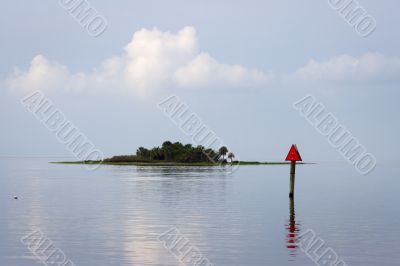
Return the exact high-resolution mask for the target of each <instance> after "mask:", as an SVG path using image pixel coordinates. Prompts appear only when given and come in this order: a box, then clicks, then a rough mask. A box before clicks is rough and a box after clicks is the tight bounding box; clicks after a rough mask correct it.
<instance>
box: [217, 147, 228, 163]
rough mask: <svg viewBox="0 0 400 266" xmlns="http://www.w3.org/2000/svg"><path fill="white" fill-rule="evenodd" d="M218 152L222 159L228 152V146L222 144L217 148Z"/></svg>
mask: <svg viewBox="0 0 400 266" xmlns="http://www.w3.org/2000/svg"><path fill="white" fill-rule="evenodd" d="M218 153H219V155H222V160H224V159H225V155H226V154H227V153H228V148H227V147H225V146H222V147H221V148H219V151H218Z"/></svg>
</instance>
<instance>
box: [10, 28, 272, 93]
mask: <svg viewBox="0 0 400 266" xmlns="http://www.w3.org/2000/svg"><path fill="white" fill-rule="evenodd" d="M271 79H272V75H269V74H266V73H264V72H262V71H260V70H254V69H248V68H246V67H244V66H240V65H227V64H221V63H219V62H218V61H217V60H216V59H214V58H213V57H211V56H210V55H208V54H207V53H204V52H200V51H199V47H198V40H197V36H196V31H195V29H194V28H193V27H185V28H183V29H182V30H180V31H179V32H178V33H177V34H173V33H170V32H161V31H159V30H158V29H156V28H154V29H152V30H147V29H142V30H139V31H137V32H135V33H134V35H133V38H132V40H131V42H130V43H128V45H126V46H125V48H124V52H123V54H122V55H120V56H113V57H111V58H109V59H107V60H105V61H104V62H103V63H102V64H101V65H100V66H99V67H96V68H94V70H92V71H90V72H88V73H83V72H80V73H73V74H72V73H70V71H69V70H68V67H66V66H64V65H61V64H59V63H56V62H50V61H49V60H48V59H46V58H45V57H44V56H42V55H38V56H35V57H34V58H33V59H32V61H31V65H30V67H29V69H28V70H26V71H21V70H19V69H16V70H15V71H14V73H13V74H12V75H11V76H10V77H9V79H8V80H7V81H6V82H7V85H8V87H9V89H11V90H13V91H27V90H37V89H41V90H59V89H61V90H67V91H68V90H69V91H70V90H73V91H81V90H83V91H87V90H96V91H98V90H123V91H128V92H131V93H133V94H135V95H142V96H143V95H146V94H148V93H151V92H153V91H154V90H157V89H159V88H164V87H181V88H208V87H210V88H215V87H260V86H265V85H266V84H268V82H269V81H270V80H271Z"/></svg>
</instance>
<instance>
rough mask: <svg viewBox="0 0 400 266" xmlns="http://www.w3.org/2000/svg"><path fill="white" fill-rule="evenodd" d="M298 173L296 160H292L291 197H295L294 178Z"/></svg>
mask: <svg viewBox="0 0 400 266" xmlns="http://www.w3.org/2000/svg"><path fill="white" fill-rule="evenodd" d="M295 175H296V161H291V162H290V192H289V197H290V198H292V199H293V196H294V179H295Z"/></svg>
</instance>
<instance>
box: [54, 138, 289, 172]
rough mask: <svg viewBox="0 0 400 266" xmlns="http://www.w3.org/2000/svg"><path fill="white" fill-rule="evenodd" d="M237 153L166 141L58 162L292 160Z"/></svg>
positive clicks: (189, 163)
mask: <svg viewBox="0 0 400 266" xmlns="http://www.w3.org/2000/svg"><path fill="white" fill-rule="evenodd" d="M235 157H236V156H235V154H234V153H233V152H230V151H229V150H228V148H227V147H225V146H222V147H220V148H219V149H218V150H213V149H211V148H205V147H204V146H201V145H198V146H193V145H192V144H185V145H184V144H182V143H180V142H171V141H164V142H163V143H162V145H161V146H157V147H153V148H151V149H147V148H144V147H139V148H138V149H137V150H136V153H135V154H132V155H117V156H113V157H111V158H107V159H104V160H102V161H75V162H56V163H63V164H109V165H151V166H153V165H159V166H167V165H173V166H179V165H183V166H217V165H281V164H290V162H257V161H239V160H234V159H235Z"/></svg>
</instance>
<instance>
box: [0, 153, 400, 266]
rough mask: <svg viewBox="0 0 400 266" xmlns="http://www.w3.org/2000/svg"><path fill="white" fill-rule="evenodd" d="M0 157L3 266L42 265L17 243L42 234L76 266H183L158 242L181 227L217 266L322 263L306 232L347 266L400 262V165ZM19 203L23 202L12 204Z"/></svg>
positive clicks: (185, 234) (0, 244)
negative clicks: (235, 166)
mask: <svg viewBox="0 0 400 266" xmlns="http://www.w3.org/2000/svg"><path fill="white" fill-rule="evenodd" d="M51 160H52V159H49V158H35V159H33V158H0V197H1V200H0V262H1V263H0V265H7V266H12V265H39V263H40V262H38V260H37V259H36V258H35V257H34V256H32V254H31V253H30V252H29V250H28V249H27V248H26V247H25V246H24V245H23V244H22V243H21V242H20V239H21V237H23V236H24V235H26V234H28V233H30V232H32V230H34V229H40V230H41V231H42V232H43V233H44V234H45V235H46V237H48V238H49V239H51V240H52V241H53V243H54V246H56V247H58V248H60V249H61V250H63V251H64V252H65V254H66V255H67V257H68V258H69V259H70V260H71V261H73V262H74V263H75V265H77V266H79V265H179V260H178V259H177V258H176V257H174V256H173V255H172V254H171V253H169V252H168V250H166V249H165V248H164V246H163V243H161V242H159V241H158V239H157V237H158V236H159V235H160V234H161V233H163V232H165V231H167V230H168V229H170V228H172V227H176V228H178V229H179V231H180V232H181V233H182V234H183V235H184V236H185V237H186V238H187V239H188V240H189V241H190V245H193V246H195V247H197V248H198V249H199V250H200V251H201V252H202V253H203V255H204V256H206V257H207V258H208V259H209V261H210V262H212V263H213V265H215V266H219V265H226V266H231V265H245V266H247V265H276V266H278V265H279V266H281V265H296V266H297V265H300V266H302V265H315V264H314V262H313V261H311V260H310V259H309V258H308V257H307V256H306V254H304V253H303V252H302V251H301V250H300V249H299V248H298V247H296V244H295V243H294V242H296V237H297V234H299V233H301V232H305V231H306V230H308V229H312V230H314V232H315V233H316V234H317V235H318V236H319V237H321V238H322V239H323V240H324V241H325V243H326V246H327V247H330V248H332V249H333V250H335V251H336V252H337V254H338V255H339V256H340V258H342V259H343V260H344V261H345V262H346V263H347V265H362V266H369V265H374V266H375V265H393V266H394V265H396V266H398V265H400V233H399V231H400V212H399V210H400V209H399V204H400V194H399V189H400V174H399V170H398V163H395V162H387V163H381V164H379V165H378V166H377V168H376V170H375V171H374V172H373V173H372V174H370V175H369V176H360V175H358V173H357V172H356V171H355V169H354V168H352V166H350V165H348V164H347V163H320V164H316V165H303V166H298V168H297V179H296V197H295V201H294V202H292V203H291V202H290V201H289V199H288V196H287V194H288V186H289V184H288V183H289V176H288V175H289V167H288V166H242V167H240V168H239V170H238V171H237V172H235V173H234V174H233V175H228V174H227V173H226V172H225V171H224V170H222V169H215V168H196V167H187V168H173V167H162V168H154V167H134V166H129V167H128V166H102V167H100V168H99V169H98V170H97V171H88V170H86V168H85V167H84V166H81V165H57V164H48V163H47V162H48V161H51ZM13 195H18V196H19V199H18V200H14V199H13Z"/></svg>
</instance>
